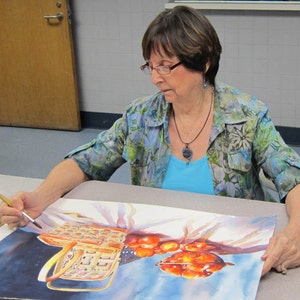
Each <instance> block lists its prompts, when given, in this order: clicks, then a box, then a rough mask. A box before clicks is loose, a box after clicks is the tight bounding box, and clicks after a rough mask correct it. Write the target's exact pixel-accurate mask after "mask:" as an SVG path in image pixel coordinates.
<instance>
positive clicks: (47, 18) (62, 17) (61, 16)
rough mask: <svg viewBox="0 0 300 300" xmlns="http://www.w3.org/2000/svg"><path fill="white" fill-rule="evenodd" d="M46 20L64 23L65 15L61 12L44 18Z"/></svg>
mask: <svg viewBox="0 0 300 300" xmlns="http://www.w3.org/2000/svg"><path fill="white" fill-rule="evenodd" d="M44 19H46V20H52V19H57V20H58V21H62V20H63V19H64V14H63V13H61V12H59V13H57V14H56V15H54V16H44Z"/></svg>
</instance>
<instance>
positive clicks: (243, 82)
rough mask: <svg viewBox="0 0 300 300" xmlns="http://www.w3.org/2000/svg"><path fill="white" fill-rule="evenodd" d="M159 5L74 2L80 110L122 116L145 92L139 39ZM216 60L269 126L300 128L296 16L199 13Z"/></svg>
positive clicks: (158, 0)
mask: <svg viewBox="0 0 300 300" xmlns="http://www.w3.org/2000/svg"><path fill="white" fill-rule="evenodd" d="M166 2H167V1H166V0H101V1H99V0H73V1H72V6H73V13H74V16H73V28H74V39H75V46H76V54H77V62H78V74H79V86H80V106H81V110H82V111H85V112H90V111H92V112H104V113H122V112H123V110H124V107H125V105H126V104H128V103H129V102H131V100H132V99H134V98H136V97H139V96H142V95H147V94H151V93H152V92H154V91H155V87H153V86H152V85H151V82H150V77H149V76H148V77H147V75H144V74H143V73H141V71H140V70H139V66H140V65H141V64H143V63H144V61H143V58H142V54H141V46H140V43H141V38H142V36H143V33H144V31H145V29H146V27H147V26H148V24H149V23H150V22H151V20H152V19H153V18H154V17H155V16H156V15H157V14H158V13H159V12H160V11H161V10H163V9H164V4H165V3H166ZM204 12H205V14H206V15H207V17H208V18H209V20H210V21H211V22H212V24H213V25H214V26H215V28H216V30H217V32H218V34H219V37H220V40H221V43H222V46H223V54H222V57H221V65H220V71H219V77H220V79H222V80H223V81H226V82H227V83H230V84H232V85H234V86H236V87H238V88H240V89H243V90H244V91H246V92H249V93H251V94H253V95H255V96H257V97H259V98H261V99H263V100H264V101H265V102H266V103H268V104H269V106H270V113H271V116H272V118H273V120H274V122H275V124H276V125H281V126H290V127H300V124H299V119H298V115H300V101H299V99H300V58H299V54H298V53H299V50H300V30H299V28H300V18H299V12H254V11H250V12H249V11H236V12H233V11H204Z"/></svg>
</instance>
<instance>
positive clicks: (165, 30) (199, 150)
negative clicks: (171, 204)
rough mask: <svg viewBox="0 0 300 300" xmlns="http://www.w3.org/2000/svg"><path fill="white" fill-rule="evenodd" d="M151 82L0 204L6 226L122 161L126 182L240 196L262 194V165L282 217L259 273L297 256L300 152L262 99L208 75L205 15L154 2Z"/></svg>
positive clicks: (148, 55) (211, 62) (213, 51)
mask: <svg viewBox="0 0 300 300" xmlns="http://www.w3.org/2000/svg"><path fill="white" fill-rule="evenodd" d="M142 49H143V56H144V59H145V60H146V64H144V65H143V66H142V67H141V69H142V70H143V71H144V72H146V73H149V74H151V79H152V83H153V84H154V85H156V86H157V88H158V89H159V91H158V92H157V93H155V94H154V95H152V96H150V97H144V98H140V99H137V100H136V101H134V102H133V103H132V104H131V105H130V106H129V107H128V108H127V110H126V111H125V113H124V115H123V117H122V118H120V119H119V120H117V121H116V122H115V124H114V125H113V126H112V128H110V129H109V130H107V131H104V132H101V133H100V134H99V135H98V137H97V138H96V139H95V140H93V141H91V142H90V143H89V144H86V145H83V146H81V147H79V148H77V149H75V150H74V151H72V152H71V153H69V154H68V156H67V158H66V159H65V160H64V161H63V162H61V163H60V164H58V165H57V166H56V167H55V168H54V169H53V170H52V171H51V172H50V174H49V175H48V177H47V178H46V180H45V181H44V182H43V183H42V184H41V186H39V187H38V188H37V189H36V190H35V191H34V192H31V193H29V192H23V193H20V194H18V195H16V196H15V197H13V201H14V202H13V203H14V208H9V207H7V206H6V205H4V204H2V205H1V206H0V216H1V217H2V221H3V222H5V223H8V224H10V226H12V227H15V226H24V225H25V224H26V220H25V219H24V218H22V216H21V213H20V211H21V210H22V209H23V208H24V209H26V211H27V212H28V213H29V214H30V215H32V216H33V217H37V216H39V215H40V214H41V213H42V211H43V210H44V209H45V208H46V207H47V206H48V205H50V204H51V203H53V202H54V201H56V200H57V199H58V198H59V197H61V196H62V195H64V193H66V192H68V191H69V190H71V189H73V188H74V187H75V186H77V185H78V184H80V183H82V182H84V181H86V180H90V179H97V180H108V179H109V178H110V176H111V175H112V174H113V172H114V171H115V170H116V169H117V168H118V167H120V166H121V165H122V164H123V163H124V162H126V161H128V162H129V163H130V166H131V176H132V183H133V184H136V185H142V186H151V187H158V188H165V189H179V190H184V191H192V192H198V193H206V194H216V195H223V196H230V197H240V198H241V197H242V198H248V199H262V200H263V199H264V192H263V188H262V185H261V183H260V180H259V172H260V170H261V169H263V171H264V173H265V175H266V176H267V177H268V178H269V179H271V180H272V181H273V182H274V184H275V186H276V188H277V189H278V193H279V196H280V198H281V201H282V202H285V203H286V208H287V212H288V214H289V224H288V225H287V227H286V228H284V229H283V230H282V231H281V232H280V233H279V234H277V235H276V236H274V237H273V238H272V239H271V241H270V245H269V247H268V248H267V250H266V252H265V254H264V256H263V257H262V259H263V260H265V263H264V268H263V272H262V275H264V274H265V273H266V272H268V271H269V270H270V269H271V268H272V267H273V268H275V269H276V270H277V271H278V272H283V273H286V268H293V267H296V266H299V265H300V185H299V182H300V158H299V156H297V154H296V153H295V152H294V151H293V150H292V149H291V148H289V147H288V146H287V145H286V144H285V143H284V142H283V140H282V138H281V137H280V135H279V134H278V132H277V131H276V130H275V127H274V125H273V123H272V121H271V120H270V118H269V116H268V115H267V112H268V109H267V106H266V105H265V104H264V103H262V102H261V101H259V100H257V99H256V98H254V97H251V96H249V95H247V94H245V93H243V92H241V91H239V90H237V89H235V88H233V87H231V86H229V85H226V84H224V83H221V82H220V81H218V80H217V79H216V74H217V71H218V68H219V59H220V54H221V45H220V42H219V39H218V36H217V34H216V32H215V30H214V28H213V27H212V25H211V24H210V23H209V21H208V20H207V19H206V18H205V17H204V16H203V15H201V14H200V13H199V12H197V11H196V10H193V9H191V8H188V7H184V6H180V7H175V8H174V9H172V10H166V11H163V12H162V13H161V14H159V15H158V16H157V17H156V18H155V19H154V20H153V22H152V23H151V24H150V25H149V27H148V29H147V31H146V32H145V35H144V38H143V41H142Z"/></svg>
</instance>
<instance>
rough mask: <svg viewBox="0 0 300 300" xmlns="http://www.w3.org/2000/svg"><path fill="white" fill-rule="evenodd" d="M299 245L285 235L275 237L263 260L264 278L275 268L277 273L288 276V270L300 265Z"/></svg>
mask: <svg viewBox="0 0 300 300" xmlns="http://www.w3.org/2000/svg"><path fill="white" fill-rule="evenodd" d="M299 250H300V249H299V247H298V245H297V243H296V242H295V241H293V240H291V239H289V238H288V237H287V236H285V235H284V234H279V235H277V236H274V237H273V238H272V239H271V240H270V243H269V246H268V248H267V250H266V252H265V254H264V255H263V256H262V257H261V259H262V260H263V261H264V262H265V263H264V266H263V270H262V276H264V275H265V274H266V273H267V272H269V271H270V270H271V269H272V268H274V269H275V270H276V271H277V272H279V273H282V274H284V275H285V274H287V269H289V268H295V267H297V266H299V265H300V251H299Z"/></svg>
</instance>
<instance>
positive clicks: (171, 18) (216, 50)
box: [142, 6, 222, 84]
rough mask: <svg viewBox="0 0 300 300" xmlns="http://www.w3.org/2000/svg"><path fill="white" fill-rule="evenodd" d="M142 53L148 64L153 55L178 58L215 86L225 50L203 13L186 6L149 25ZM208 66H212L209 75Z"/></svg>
mask: <svg viewBox="0 0 300 300" xmlns="http://www.w3.org/2000/svg"><path fill="white" fill-rule="evenodd" d="M142 51H143V57H144V59H145V60H146V61H148V60H149V58H150V55H151V52H152V51H154V52H155V53H159V54H161V51H163V52H164V53H165V54H166V55H168V56H169V57H173V56H177V57H178V58H179V60H180V61H181V62H182V64H183V65H184V66H185V67H186V68H189V69H191V70H194V71H198V72H203V73H204V76H205V79H206V80H207V81H208V82H210V83H211V84H214V82H215V77H216V74H217V72H218V69H219V61H220V55H221V52H222V46H221V44H220V41H219V38H218V35H217V33H216V31H215V29H214V27H213V26H212V25H211V23H210V22H209V21H208V19H207V18H206V17H205V16H204V15H203V14H202V13H200V12H199V11H198V10H195V9H193V8H190V7H187V6H175V7H174V8H173V9H171V10H164V11H163V12H161V13H160V14H159V15H158V16H157V17H156V18H155V19H154V20H153V21H152V22H151V23H150V25H149V26H148V28H147V30H146V32H145V34H144V37H143V40H142ZM207 63H209V64H210V65H209V68H208V70H207V71H206V64H207ZM205 71H206V72H205Z"/></svg>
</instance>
